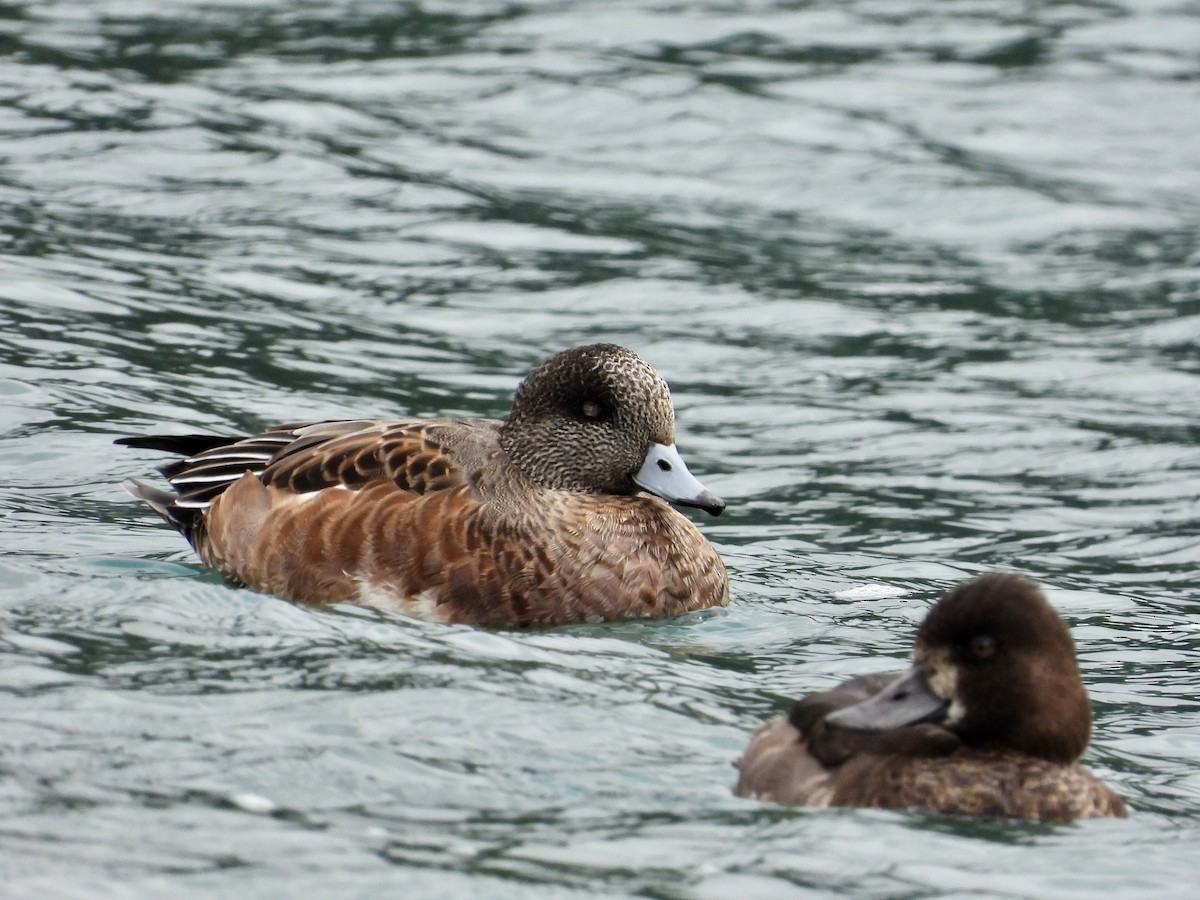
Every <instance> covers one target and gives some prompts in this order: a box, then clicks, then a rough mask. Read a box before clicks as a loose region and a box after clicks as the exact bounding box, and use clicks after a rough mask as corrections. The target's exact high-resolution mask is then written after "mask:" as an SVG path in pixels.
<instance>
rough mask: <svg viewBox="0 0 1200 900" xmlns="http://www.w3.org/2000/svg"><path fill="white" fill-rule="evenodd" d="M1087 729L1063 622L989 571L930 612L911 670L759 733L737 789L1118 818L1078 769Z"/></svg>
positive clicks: (958, 809) (810, 801)
mask: <svg viewBox="0 0 1200 900" xmlns="http://www.w3.org/2000/svg"><path fill="white" fill-rule="evenodd" d="M1091 723H1092V716H1091V709H1090V706H1089V703H1088V696H1087V691H1086V690H1085V689H1084V686H1083V681H1082V680H1081V679H1080V677H1079V667H1078V665H1077V663H1076V661H1075V647H1074V644H1073V643H1072V642H1071V636H1070V634H1069V633H1068V631H1067V627H1066V625H1065V624H1064V623H1063V621H1062V619H1061V618H1060V617H1059V616H1058V614H1057V613H1056V612H1055V611H1054V610H1053V609H1052V608H1051V607H1050V604H1049V603H1047V602H1046V598H1045V597H1044V596H1043V595H1042V592H1041V591H1040V590H1039V589H1038V586H1037V585H1036V584H1035V583H1034V582H1032V581H1030V580H1029V579H1027V578H1024V577H1022V576H1019V575H1014V574H1007V573H991V574H987V575H982V576H980V577H978V578H975V579H972V580H970V581H967V582H964V583H962V584H960V585H958V586H957V587H956V588H954V589H953V590H952V591H950V592H949V593H948V594H946V595H945V596H944V597H943V598H942V599H941V600H939V601H938V602H937V603H936V604H935V605H934V606H933V607H932V609H930V611H929V614H928V615H927V616H926V618H925V621H924V622H923V623H922V625H921V627H920V629H919V630H918V631H917V637H916V646H915V652H914V654H913V667H912V668H911V669H910V670H909V671H908V672H906V673H903V674H901V675H897V674H896V673H886V674H874V675H865V676H860V677H858V678H854V679H851V680H850V681H847V682H845V683H844V684H842V685H840V686H839V687H837V688H835V689H833V690H831V691H826V692H823V693H819V694H812V695H809V696H808V697H805V698H804V699H802V700H800V701H798V702H797V703H795V704H794V705H793V706H792V708H791V710H790V711H789V712H788V713H786V714H784V715H781V716H778V717H776V718H775V719H773V720H772V721H770V722H768V723H767V724H766V725H764V726H763V727H762V728H760V729H759V730H758V731H757V732H756V733H755V735H754V736H753V738H752V739H751V740H750V744H749V746H747V748H746V751H745V753H744V754H743V755H742V758H741V759H740V760H739V761H738V762H737V763H736V766H737V767H738V769H739V773H740V774H739V778H738V782H737V786H736V788H735V789H734V790H735V792H736V793H737V794H738V795H739V796H743V797H757V798H759V799H762V800H771V801H774V802H777V803H797V804H804V805H808V806H873V807H887V808H905V807H919V808H923V809H927V810H932V811H934V812H941V813H961V814H966V815H991V816H1011V817H1020V818H1028V819H1047V820H1055V821H1067V820H1071V819H1077V818H1089V817H1100V816H1123V815H1125V805H1124V803H1122V802H1121V799H1120V798H1119V797H1118V796H1117V795H1116V794H1114V793H1113V792H1112V791H1111V790H1109V788H1108V787H1106V786H1105V785H1104V784H1103V783H1102V782H1101V781H1099V780H1098V779H1097V778H1096V777H1095V776H1094V775H1092V774H1091V773H1090V772H1088V771H1086V770H1085V769H1083V768H1081V767H1080V766H1079V765H1078V759H1079V757H1080V756H1081V755H1082V753H1083V751H1084V749H1085V748H1086V746H1087V743H1088V737H1089V733H1090V731H1091Z"/></svg>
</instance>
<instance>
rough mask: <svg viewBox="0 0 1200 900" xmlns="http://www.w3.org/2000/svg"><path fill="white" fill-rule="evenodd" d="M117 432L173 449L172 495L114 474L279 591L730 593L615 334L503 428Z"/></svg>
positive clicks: (658, 599)
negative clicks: (689, 514)
mask: <svg viewBox="0 0 1200 900" xmlns="http://www.w3.org/2000/svg"><path fill="white" fill-rule="evenodd" d="M117 443H119V444H125V445H128V446H131V447H140V448H147V449H153V450H163V451H167V452H172V453H179V454H182V455H183V456H184V458H183V459H181V460H177V461H174V462H170V463H167V464H166V465H164V466H162V467H160V471H161V472H162V473H163V474H164V475H165V476H166V478H167V480H168V481H169V482H170V484H171V487H172V488H174V491H173V492H171V491H165V490H161V489H159V488H155V487H152V486H150V485H148V484H145V483H143V482H140V481H137V480H134V479H131V480H129V481H127V482H125V484H124V487H125V488H126V489H127V490H128V491H129V492H130V493H131V494H132V495H133V496H135V497H137V498H139V499H141V500H144V501H145V502H146V503H148V504H149V505H150V506H151V507H153V508H154V509H155V510H156V511H157V512H158V513H159V514H160V515H161V516H162V517H163V518H164V519H166V520H167V522H169V523H170V524H171V525H173V526H174V527H175V528H177V529H178V530H179V531H180V532H181V533H182V534H183V535H184V536H185V537H186V538H187V539H188V541H189V542H190V543H191V544H192V546H193V547H194V548H195V549H196V552H197V553H198V554H199V556H200V558H201V559H202V560H203V561H204V562H205V563H206V564H208V565H210V566H212V567H213V568H215V569H217V570H218V571H220V572H221V574H222V575H224V576H225V577H226V578H227V579H229V580H230V581H232V582H235V583H239V584H243V585H248V586H249V587H252V588H255V589H257V590H261V591H266V592H269V593H272V594H277V595H279V596H281V597H285V598H287V599H289V600H295V601H300V602H304V603H331V602H338V601H353V602H359V603H364V604H369V605H374V606H382V607H387V608H391V609H395V610H400V611H402V612H405V613H407V614H410V615H414V616H419V617H422V618H426V619H433V620H437V621H442V622H471V623H477V624H481V625H487V626H520V625H529V624H533V623H544V624H556V623H564V622H577V621H600V620H605V619H615V618H622V617H639V616H673V615H678V614H680V613H684V612H688V611H690V610H696V609H704V608H706V607H711V606H719V605H723V604H725V603H727V602H728V599H729V587H728V579H727V576H726V573H725V567H724V565H723V564H722V562H721V559H720V557H719V556H718V555H717V553H716V551H715V550H714V549H713V547H712V545H711V544H709V543H708V541H706V540H705V539H704V537H703V536H702V535H701V534H700V532H699V531H698V530H697V529H696V527H695V526H694V525H693V524H692V523H691V522H690V521H689V520H688V519H687V518H686V517H684V516H683V515H681V514H680V513H678V512H676V511H675V510H674V509H672V508H671V507H670V506H669V505H668V503H675V504H679V505H682V506H694V507H699V508H701V509H704V510H706V511H708V512H709V513H711V514H713V515H719V514H720V513H721V511H722V510H723V509H724V508H725V504H724V503H723V502H722V501H721V500H720V498H718V497H716V496H715V495H713V494H712V493H710V492H709V491H708V490H707V489H705V487H704V486H703V485H702V484H701V483H700V482H699V481H698V480H696V478H695V477H694V476H693V475H692V474H691V473H690V472H689V471H688V469H687V466H686V465H685V464H684V462H683V459H682V458H681V457H680V455H679V453H678V451H677V450H676V448H675V414H674V410H673V408H672V405H671V395H670V391H669V390H668V388H667V385H666V382H664V381H663V379H662V378H661V377H660V376H659V374H658V373H657V372H655V371H654V369H652V368H651V367H650V366H649V365H647V364H646V363H645V362H644V361H643V360H642V359H641V358H639V357H638V356H637V355H635V354H634V353H632V352H631V351H629V350H626V349H625V348H623V347H618V346H616V345H613V344H593V345H590V346H586V347H578V348H575V349H573V350H567V351H564V352H562V353H559V354H557V355H555V356H552V357H550V358H549V359H547V360H546V361H544V362H543V363H541V364H540V365H538V366H537V367H536V368H535V369H534V370H533V371H532V372H530V373H529V375H528V376H527V377H526V378H525V380H524V381H523V382H522V383H521V385H520V386H519V387H518V388H517V392H516V396H515V398H514V400H513V406H512V410H511V412H510V413H509V415H508V417H507V419H505V420H504V421H503V422H499V421H492V420H487V419H420V420H405V421H393V420H351V421H331V422H316V423H311V424H291V425H280V426H278V427H275V428H272V429H270V430H268V431H266V432H264V433H263V434H259V435H256V436H253V437H225V436H217V435H195V434H192V435H178V436H151V437H127V438H121V439H120V440H118V441H117ZM651 495H655V496H651ZM660 498H661V499H660ZM664 501H667V502H664Z"/></svg>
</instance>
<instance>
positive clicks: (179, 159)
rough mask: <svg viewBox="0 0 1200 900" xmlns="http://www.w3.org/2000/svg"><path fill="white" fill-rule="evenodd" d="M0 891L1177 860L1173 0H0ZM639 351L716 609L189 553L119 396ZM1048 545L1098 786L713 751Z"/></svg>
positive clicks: (1176, 59) (1193, 810) (928, 871)
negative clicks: (541, 596)
mask: <svg viewBox="0 0 1200 900" xmlns="http://www.w3.org/2000/svg"><path fill="white" fill-rule="evenodd" d="M0 53H2V55H0V92H2V96H3V103H2V105H0V135H2V137H3V140H2V143H0V241H2V243H0V398H2V401H0V425H2V426H3V433H2V435H0V473H2V474H0V550H2V556H0V720H2V721H0V893H3V895H4V896H5V897H13V898H37V900H44V898H59V897H81V898H82V897H87V898H89V900H91V898H98V897H99V898H108V897H117V898H125V897H151V896H172V897H217V896H237V897H245V898H253V897H301V896H311V897H339V898H340V897H372V898H374V897H380V896H403V897H422V898H424V897H430V898H435V897H445V898H461V897H488V898H490V897H506V898H507V897H530V898H550V897H572V898H575V897H580V898H582V897H620V896H640V897H655V898H683V897H698V898H731V897H736V898H783V897H796V896H825V895H843V896H848V897H914V898H915V897H934V896H953V897H967V896H1002V897H1030V898H1035V897H1036V898H1045V897H1071V898H1091V897H1095V896H1097V895H1101V894H1102V895H1103V896H1107V897H1146V896H1179V897H1183V896H1194V895H1195V892H1196V891H1197V890H1198V887H1197V885H1198V884H1200V824H1198V822H1197V812H1198V810H1200V775H1198V774H1197V772H1200V656H1198V654H1197V650H1198V649H1200V616H1198V612H1200V603H1198V594H1197V587H1196V575H1195V572H1196V567H1197V561H1198V560H1200V507H1198V504H1197V496H1198V495H1200V447H1198V446H1197V438H1198V436H1200V377H1198V375H1200V357H1198V352H1197V348H1198V344H1200V249H1198V247H1200V165H1198V163H1197V160H1200V13H1198V11H1197V7H1196V6H1195V5H1194V4H1187V3H1182V2H1144V3H1133V2H1126V3H1090V2H1081V3H1047V4H1019V3H1001V2H997V3H977V2H954V0H944V2H938V3H917V2H829V3H803V2H796V3H793V2H776V3H771V2H745V3H728V2H727V3H719V2H697V3H666V2H661V3H652V2H612V0H596V2H567V0H563V2H526V3H512V4H504V3H483V2H450V0H446V2H442V3H395V2H387V3H385V2H363V3H353V2H340V3H336V2H335V3H320V4H318V3H300V2H291V3H285V2H277V3H239V2H213V3H201V2H182V0H181V2H173V3H137V2H122V3H116V2H101V0H97V2H52V0H51V2H41V3H22V2H7V3H3V4H0ZM601 339H603V340H614V341H617V342H620V343H624V344H627V345H628V346H630V347H632V348H634V349H635V350H637V351H638V352H640V353H641V354H642V355H643V356H645V357H646V358H647V359H648V360H649V361H650V362H652V363H653V364H654V365H655V366H656V367H657V368H658V369H659V370H660V371H661V372H662V373H663V374H664V375H665V377H666V378H667V379H668V380H669V381H670V383H671V385H672V388H673V391H674V396H675V401H676V407H677V412H678V418H679V443H680V446H681V449H682V451H683V453H684V455H685V457H686V458H687V460H688V462H689V464H690V466H691V468H692V470H693V472H695V473H697V474H698V475H699V476H700V477H701V478H702V479H703V480H704V481H705V483H706V484H707V485H708V486H709V487H711V488H712V489H713V490H714V491H716V492H717V493H719V494H721V495H722V496H724V498H725V499H726V500H727V501H728V502H729V504H730V506H729V510H728V512H727V513H726V514H725V515H724V516H723V517H722V518H720V519H710V518H707V517H705V516H703V515H697V516H696V517H695V518H696V521H697V522H698V523H699V524H700V526H701V528H702V529H703V530H704V532H705V533H706V534H707V535H708V536H709V537H710V538H711V539H712V540H713V541H714V542H715V543H716V544H717V546H718V547H719V549H720V550H721V552H722V553H723V554H724V556H725V558H726V559H727V561H728V565H729V569H730V572H731V577H732V585H733V598H734V599H733V602H732V604H731V606H730V608H729V609H728V610H727V611H724V612H718V613H713V614H709V615H704V616H699V617H696V618H693V619H685V620H678V621H667V622H654V623H624V624H616V625H608V626H597V627H584V626H580V627H574V628H566V629H560V630H553V631H535V632H529V633H488V632H482V631H476V630H472V629H469V628H455V627H444V626H436V625H428V624H422V623H418V622H411V621H408V620H404V619H401V618H398V617H393V618H388V617H383V616H380V615H377V614H375V613H369V612H364V611H360V610H356V609H352V608H345V609H336V610H332V611H314V610H309V609H303V608H299V607H295V606H292V605H289V604H287V603H285V602H282V601H279V600H275V599H272V598H270V597H264V596H261V595H258V594H255V593H252V592H250V591H245V590H234V589H232V588H229V587H226V586H224V585H223V584H221V583H220V581H219V580H218V579H216V578H214V577H213V576H212V575H211V574H208V573H206V572H204V571H203V570H202V569H201V568H200V567H199V566H198V565H197V564H196V562H195V559H194V557H193V556H192V554H191V553H190V551H188V550H187V549H186V547H185V545H184V544H183V541H182V539H181V538H179V536H178V535H176V534H174V533H173V532H171V531H170V530H169V529H167V528H166V527H165V526H163V525H162V524H161V523H159V522H158V521H157V519H156V518H155V517H154V515H153V514H152V513H151V512H150V511H149V510H147V509H145V508H141V507H139V506H138V505H136V504H134V503H133V502H132V501H130V500H129V498H127V497H126V496H125V495H124V494H123V493H122V492H121V491H120V489H119V488H118V486H117V485H118V484H119V482H120V481H121V480H122V479H123V478H126V477H129V476H131V475H135V476H143V477H144V476H146V475H148V474H149V473H150V469H151V466H152V465H153V464H154V463H155V462H156V461H158V460H157V459H156V454H152V453H145V452H134V451H127V450H122V449H121V448H115V447H113V446H112V443H111V442H112V439H113V438H114V437H116V436H118V435H121V434H128V433H145V432H152V431H157V430H180V431H182V430H210V429H211V430H227V431H235V430H245V429H254V428H259V427H262V426H265V425H268V424H270V423H273V422H279V421H288V420H296V419H304V418H327V417H336V416H344V415H355V416H358V415H373V414H380V413H385V414H395V415H430V414H437V413H443V412H445V413H452V414H466V415H492V416H499V415H502V414H503V413H504V411H505V409H506V407H507V403H508V399H509V396H510V394H511V391H512V389H513V387H514V386H515V385H516V383H517V380H518V379H519V377H520V376H521V374H523V373H524V372H525V371H526V370H527V369H528V368H529V367H530V366H531V365H532V364H534V363H535V362H536V361H537V360H539V359H540V358H542V357H544V356H546V355H548V354H549V353H551V352H554V351H556V350H559V349H562V348H564V347H567V346H570V345H573V344H579V343H585V342H590V341H593V340H601ZM994 567H1011V568H1017V569H1020V570H1021V571H1024V572H1027V573H1029V574H1031V575H1033V576H1035V577H1037V578H1038V579H1040V580H1041V581H1042V582H1043V584H1044V585H1045V587H1046V589H1047V592H1048V593H1049V595H1050V597H1051V599H1052V601H1053V602H1054V603H1055V604H1056V605H1057V606H1058V608H1059V609H1060V610H1061V611H1062V612H1063V614H1064V616H1065V617H1066V619H1067V620H1068V622H1069V623H1070V625H1071V626H1072V631H1073V634H1074V636H1075V639H1076V642H1077V644H1078V646H1079V651H1080V661H1081V665H1082V669H1083V673H1084V678H1085V681H1086V682H1087V684H1088V686H1089V688H1090V690H1091V694H1092V698H1093V705H1094V711H1095V719H1096V721H1095V728H1094V735H1093V742H1092V746H1091V749H1090V750H1089V751H1088V753H1087V756H1086V758H1085V762H1086V764H1087V765H1088V766H1089V767H1091V768H1092V769H1094V770H1095V771H1096V772H1097V773H1099V774H1100V775H1101V776H1102V777H1103V778H1105V779H1106V780H1107V781H1109V782H1110V783H1111V784H1112V785H1113V786H1114V787H1116V788H1117V789H1118V790H1119V791H1120V792H1121V793H1122V794H1123V796H1124V797H1125V798H1126V799H1127V801H1128V802H1129V805H1130V808H1131V815H1130V818H1129V819H1127V820H1124V821H1109V822H1091V823H1081V824H1076V825H1070V826H1044V825H1043V826H1039V825H1028V824H1017V823H1006V822H969V821H962V820H955V819H945V818H937V817H931V816H924V815H918V814H910V813H881V812H862V811H808V810H792V809H781V808H776V807H771V806H766V805H762V804H758V803H754V802H748V801H744V800H739V799H736V798H734V797H732V796H731V794H730V786H731V784H732V781H733V774H734V773H733V770H732V768H731V767H730V761H731V760H732V759H733V758H734V757H736V755H737V754H738V752H739V750H740V749H741V747H742V746H743V745H744V743H745V740H746V738H747V736H748V734H749V733H750V731H751V730H752V729H753V728H754V727H755V726H756V725H757V724H758V723H759V722H761V721H762V720H764V719H765V718H767V717H768V716H770V715H772V714H774V712H776V711H777V710H779V709H781V708H782V707H783V705H784V703H785V701H786V698H788V697H792V696H795V695H797V694H800V693H803V692H806V691H810V690H814V689H819V688H822V687H826V686H828V685H830V684H832V683H833V682H835V681H837V680H839V679H841V678H844V677H846V676H849V675H852V674H856V673H859V672H864V671H870V670H876V669H883V668H889V667H891V668H894V667H896V666H897V665H899V664H900V661H901V660H902V658H903V657H904V656H905V655H906V653H907V651H908V647H909V643H910V640H911V635H912V631H913V628H914V626H915V624H916V623H917V622H918V621H919V620H920V618H921V615H922V612H923V610H924V609H925V608H926V606H927V604H928V603H929V602H930V601H931V600H932V599H934V598H935V597H936V596H937V595H938V594H939V593H940V592H941V591H942V590H944V589H945V588H946V587H947V586H948V585H950V584H952V583H954V582H955V581H956V580H959V579H961V578H963V577H965V576H968V575H970V574H973V573H976V572H980V571H983V570H987V569H989V568H994Z"/></svg>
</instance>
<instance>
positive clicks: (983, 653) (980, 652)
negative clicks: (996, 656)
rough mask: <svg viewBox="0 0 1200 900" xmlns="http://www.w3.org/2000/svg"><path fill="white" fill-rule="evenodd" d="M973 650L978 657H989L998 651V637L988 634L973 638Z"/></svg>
mask: <svg viewBox="0 0 1200 900" xmlns="http://www.w3.org/2000/svg"><path fill="white" fill-rule="evenodd" d="M971 652H972V653H974V654H975V658H976V659H987V658H988V657H989V656H991V655H992V654H993V653H995V652H996V639H995V638H992V637H989V636H988V635H986V634H981V635H977V636H976V637H973V638H971Z"/></svg>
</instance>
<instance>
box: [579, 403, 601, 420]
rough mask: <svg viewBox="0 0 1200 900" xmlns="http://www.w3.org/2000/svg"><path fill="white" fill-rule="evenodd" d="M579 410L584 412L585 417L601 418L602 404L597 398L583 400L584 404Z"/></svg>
mask: <svg viewBox="0 0 1200 900" xmlns="http://www.w3.org/2000/svg"><path fill="white" fill-rule="evenodd" d="M579 411H580V412H581V413H583V417H584V418H585V419H598V418H600V404H599V403H597V402H596V401H595V400H585V401H583V406H581V407H580V409H579Z"/></svg>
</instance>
